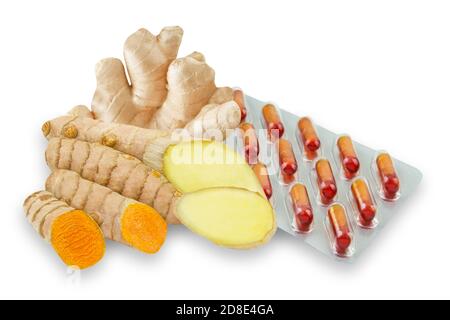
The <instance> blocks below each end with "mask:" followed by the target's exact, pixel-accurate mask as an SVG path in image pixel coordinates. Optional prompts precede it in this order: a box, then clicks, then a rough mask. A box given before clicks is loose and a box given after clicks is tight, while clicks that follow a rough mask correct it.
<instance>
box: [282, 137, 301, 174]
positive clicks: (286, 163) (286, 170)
mask: <svg viewBox="0 0 450 320" xmlns="http://www.w3.org/2000/svg"><path fill="white" fill-rule="evenodd" d="M278 155H279V158H280V169H281V172H282V173H283V174H284V175H287V176H292V175H294V174H295V173H296V172H297V168H298V166H297V160H296V159H295V155H294V150H292V144H291V143H290V142H289V141H288V140H286V139H280V140H279V141H278Z"/></svg>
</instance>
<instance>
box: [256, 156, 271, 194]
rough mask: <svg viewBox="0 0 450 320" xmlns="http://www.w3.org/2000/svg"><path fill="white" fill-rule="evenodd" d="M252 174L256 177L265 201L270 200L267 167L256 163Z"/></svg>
mask: <svg viewBox="0 0 450 320" xmlns="http://www.w3.org/2000/svg"><path fill="white" fill-rule="evenodd" d="M253 172H254V173H255V174H256V177H257V178H258V180H259V183H260V184H261V187H262V188H263V190H264V193H265V194H266V197H267V199H270V198H271V197H272V184H271V183H270V178H269V172H268V171H267V167H266V166H265V165H264V164H262V163H260V162H258V163H257V164H255V165H254V166H253Z"/></svg>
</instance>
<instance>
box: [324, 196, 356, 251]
mask: <svg viewBox="0 0 450 320" xmlns="http://www.w3.org/2000/svg"><path fill="white" fill-rule="evenodd" d="M328 221H329V222H330V225H331V231H332V233H333V234H332V236H333V240H334V247H335V250H336V252H337V253H338V254H340V255H344V254H345V253H346V252H347V250H348V248H349V247H350V245H351V243H352V232H351V230H350V225H349V222H348V220H347V215H346V213H345V208H344V207H343V206H342V205H340V204H334V205H332V206H331V207H330V208H329V209H328Z"/></svg>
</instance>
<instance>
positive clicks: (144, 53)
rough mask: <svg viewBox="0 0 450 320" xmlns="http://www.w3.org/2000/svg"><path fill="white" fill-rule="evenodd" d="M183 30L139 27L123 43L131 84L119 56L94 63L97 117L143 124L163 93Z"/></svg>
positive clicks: (107, 120)
mask: <svg viewBox="0 0 450 320" xmlns="http://www.w3.org/2000/svg"><path fill="white" fill-rule="evenodd" d="M182 36H183V30H182V29H181V28H180V27H166V28H164V29H162V31H161V32H160V34H159V35H158V36H155V35H153V34H152V33H150V32H149V31H147V30H146V29H140V30H138V31H137V32H135V33H134V34H132V35H131V36H130V37H129V38H128V39H127V40H126V42H125V45H124V57H125V63H126V66H127V71H128V75H129V77H130V82H131V84H129V83H128V79H127V76H126V72H125V68H124V66H123V64H122V62H121V61H120V60H119V59H115V58H108V59H104V60H102V61H100V62H99V63H98V64H97V66H96V76H97V89H96V92H95V94H94V98H93V101H92V111H93V112H94V114H95V117H96V118H97V119H101V120H104V121H106V122H118V123H127V124H133V125H137V126H141V127H146V126H147V125H148V123H149V120H150V118H151V117H152V115H153V113H154V112H155V110H156V108H158V107H160V106H161V105H162V104H163V102H164V100H165V99H166V96H167V88H166V86H167V80H166V74H167V70H168V67H169V65H170V63H171V62H172V61H173V60H174V59H175V58H176V57H177V54H178V49H179V46H180V44H181V39H182Z"/></svg>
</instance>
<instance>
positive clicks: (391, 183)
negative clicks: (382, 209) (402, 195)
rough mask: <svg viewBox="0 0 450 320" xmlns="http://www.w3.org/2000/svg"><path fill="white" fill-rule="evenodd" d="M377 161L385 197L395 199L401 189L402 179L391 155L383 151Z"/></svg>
mask: <svg viewBox="0 0 450 320" xmlns="http://www.w3.org/2000/svg"><path fill="white" fill-rule="evenodd" d="M376 162H377V168H378V174H379V176H380V182H381V186H382V189H383V193H384V197H385V198H386V199H395V198H396V197H397V196H398V192H399V191H400V180H399V178H398V175H397V172H396V170H395V167H394V163H393V161H392V158H391V156H390V155H389V154H387V153H381V154H380V155H378V157H377V161H376Z"/></svg>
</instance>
